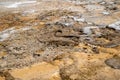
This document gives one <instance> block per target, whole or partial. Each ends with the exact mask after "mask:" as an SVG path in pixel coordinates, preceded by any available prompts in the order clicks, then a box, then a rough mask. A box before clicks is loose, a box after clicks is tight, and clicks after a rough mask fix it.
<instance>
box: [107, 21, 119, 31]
mask: <svg viewBox="0 0 120 80" xmlns="http://www.w3.org/2000/svg"><path fill="white" fill-rule="evenodd" d="M108 27H109V28H113V29H115V30H120V21H117V22H115V23H112V24H110V25H108Z"/></svg>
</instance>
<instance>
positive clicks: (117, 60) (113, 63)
mask: <svg viewBox="0 0 120 80" xmlns="http://www.w3.org/2000/svg"><path fill="white" fill-rule="evenodd" d="M105 63H106V64H107V65H108V66H110V67H111V68H114V69H120V57H119V56H116V55H115V56H113V57H112V58H110V59H107V60H105Z"/></svg>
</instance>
